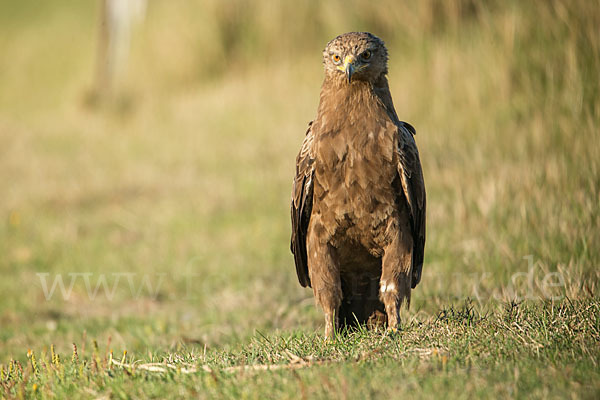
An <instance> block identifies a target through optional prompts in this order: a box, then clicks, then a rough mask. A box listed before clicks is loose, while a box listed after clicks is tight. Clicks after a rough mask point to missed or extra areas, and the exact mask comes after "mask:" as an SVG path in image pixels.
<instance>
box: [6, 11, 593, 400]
mask: <svg viewBox="0 0 600 400" xmlns="http://www.w3.org/2000/svg"><path fill="white" fill-rule="evenodd" d="M395 3H396V2H391V1H389V2H388V1H384V2H380V3H378V5H377V6H373V5H372V4H370V3H368V2H360V1H355V2H352V4H350V6H348V4H347V2H341V1H340V2H327V3H321V2H316V1H309V2H305V3H302V5H299V4H296V3H288V2H282V3H280V4H278V5H273V4H272V3H270V2H255V3H254V4H253V5H252V7H250V6H249V3H247V2H245V1H235V2H228V3H222V2H218V1H208V2H203V3H202V4H196V5H185V6H184V5H173V4H172V2H167V1H159V0H157V1H153V2H151V4H150V6H149V8H148V15H147V18H146V21H145V22H144V24H143V25H141V26H139V27H138V28H137V30H136V32H135V35H134V37H133V42H132V52H131V57H130V60H129V69H128V71H127V74H124V75H123V76H122V77H121V81H120V85H119V87H118V90H117V92H116V93H115V94H114V97H113V98H110V99H107V100H106V101H105V102H100V103H99V104H96V105H95V106H94V105H93V104H91V105H90V103H89V91H90V89H91V88H92V86H93V76H94V62H95V60H94V56H95V48H94V46H95V44H96V34H97V32H96V28H97V27H96V24H95V23H96V21H97V18H98V9H97V7H96V5H94V4H93V3H88V2H80V3H77V4H76V5H73V4H71V3H70V2H66V1H54V2H52V3H47V4H46V3H44V4H38V3H37V2H32V1H20V2H18V3H15V2H9V1H1V0H0V33H1V34H0V47H1V48H2V49H3V56H2V57H1V58H0V87H2V90H1V91H0V138H1V142H2V146H1V147H0V182H2V183H3V188H4V190H3V195H2V197H1V198H0V221H1V222H0V254H1V255H2V256H1V257H0V272H2V274H3V276H4V277H5V279H2V280H0V293H1V294H2V295H1V297H0V368H1V369H2V371H4V372H3V375H2V377H1V378H2V379H0V385H1V388H2V389H1V390H2V391H1V392H0V393H2V395H3V396H5V397H8V398H11V397H26V396H33V395H34V391H35V392H36V393H37V394H36V395H37V396H39V397H65V396H71V397H90V396H94V397H103V396H105V397H149V396H154V397H165V396H177V397H186V396H192V395H194V396H198V397H249V398H264V397H284V398H285V397H288V398H289V397H298V396H302V397H328V398H329V397H336V398H339V397H350V398H352V397H383V396H399V395H403V394H406V395H409V396H411V397H417V396H418V397H431V396H432V395H436V394H437V395H439V394H440V393H444V394H445V395H447V396H448V397H475V396H477V397H498V396H507V397H537V398H542V397H544V398H546V397H567V396H568V397H574V398H595V397H598V394H599V393H600V384H599V382H600V379H599V378H600V377H599V376H598V375H599V373H598V370H599V369H598V362H600V352H599V351H598V348H600V347H599V346H598V344H599V343H598V342H599V341H600V340H599V337H600V334H599V329H600V327H599V314H600V312H599V309H598V308H599V306H600V304H599V303H598V284H599V278H600V276H599V272H598V265H599V264H600V252H599V251H598V248H597V244H598V243H600V229H599V228H600V214H599V212H598V210H600V207H599V206H600V197H599V193H600V164H599V162H598V160H599V159H600V146H599V145H598V129H599V126H600V123H599V122H600V83H599V81H598V79H597V76H598V75H599V72H600V40H599V39H598V35H597V26H598V25H599V23H600V12H599V10H598V7H596V6H595V5H594V4H593V3H592V2H587V1H583V0H580V1H570V2H563V1H556V2H552V3H547V2H542V1H534V2H528V3H522V2H516V1H515V2H512V1H511V2H495V1H490V2H477V1H450V2H444V3H438V2H435V1H419V2H405V3H403V4H395ZM292 20H300V21H302V22H303V23H302V24H290V23H289V21H292ZM307 26H310V27H311V29H307ZM349 30H369V31H372V32H374V33H376V34H378V35H380V36H381V37H382V38H384V40H385V41H386V43H387V45H388V47H389V49H390V55H391V57H390V76H389V80H390V86H391V90H392V94H393V96H394V101H395V104H396V109H397V111H398V113H399V115H400V116H401V118H402V119H404V120H406V121H410V122H411V123H412V124H413V125H415V126H416V128H417V131H418V134H417V136H416V140H417V143H418V145H419V148H420V151H421V157H422V163H423V169H424V173H425V179H426V186H427V192H428V205H429V208H428V237H427V247H426V256H425V257H426V258H425V263H426V265H425V268H424V276H423V279H422V283H421V284H420V285H419V286H418V287H417V289H416V290H415V291H414V292H413V300H412V303H413V304H412V309H411V310H410V312H405V313H404V327H403V330H402V332H400V333H399V334H398V335H396V336H391V335H386V334H383V333H381V332H363V331H358V332H351V333H347V334H345V335H342V336H340V337H338V338H337V339H336V340H335V341H334V342H331V343H327V342H324V340H323V338H322V335H321V331H322V317H321V314H320V312H319V311H318V310H316V309H315V307H314V303H313V300H312V294H311V293H310V291H308V290H304V289H302V288H300V286H299V285H298V284H297V281H296V277H295V272H294V268H293V260H292V257H291V254H290V253H289V250H288V249H289V247H288V240H289V229H290V228H289V215H288V212H289V211H288V208H289V192H290V189H291V187H290V186H291V183H290V182H291V177H292V173H293V168H294V164H293V163H294V157H295V155H296V153H297V151H298V149H299V146H300V143H301V140H302V135H303V133H304V131H305V127H306V124H307V122H308V121H309V120H310V119H312V118H313V117H314V113H315V110H316V106H317V101H318V91H319V86H320V82H321V80H322V70H321V59H320V57H321V50H322V48H323V46H324V45H325V43H326V42H327V41H328V40H329V39H330V38H332V37H333V36H335V35H337V34H339V33H341V32H345V31H349ZM58 278H61V279H62V280H63V283H64V285H65V293H64V294H63V292H62V291H61V288H60V287H59V286H57V287H55V290H54V292H53V293H52V295H50V292H49V291H50V290H51V288H52V283H53V282H55V280H56V279H58ZM71 282H73V286H72V290H71V291H69V288H70V284H71ZM103 282H104V286H103ZM44 283H45V284H46V286H44ZM96 288H97V290H96ZM467 299H470V300H467ZM94 341H97V343H98V344H99V345H98V346H94V344H93V343H94ZM73 343H75V344H76V345H77V347H78V357H76V358H75V360H71V358H72V354H73ZM51 346H52V348H53V349H54V353H55V354H58V355H59V359H56V358H54V360H55V362H52V357H51ZM29 350H31V352H30V353H29V356H28V351H29ZM111 350H112V351H113V359H114V360H116V361H118V362H120V361H121V357H122V354H123V351H124V350H127V356H126V358H125V359H124V360H123V361H124V364H126V366H124V367H121V366H119V365H116V364H113V363H111V362H109V361H110V357H111V356H110V351H111ZM34 357H35V360H36V362H35V364H36V366H37V367H34V365H33V362H32V361H33V358H34ZM11 360H14V361H11ZM155 362H158V363H167V364H170V365H173V366H175V369H174V370H170V371H168V372H164V373H163V372H148V371H145V370H143V369H142V368H140V367H139V365H143V364H148V363H155ZM11 365H12V367H11ZM136 365H137V367H136ZM253 365H289V367H286V368H281V369H275V370H272V371H263V370H256V369H252V368H251V367H250V366H253ZM204 366H207V367H208V368H209V369H210V371H208V370H206V369H205V368H203V367H204ZM241 366H248V367H247V368H246V367H243V368H237V369H234V370H233V371H230V370H227V368H230V367H241ZM191 367H194V368H196V369H198V372H195V373H189V374H188V373H185V372H182V369H185V368H191ZM300 367H301V368H300ZM11 368H12V370H11ZM166 368H168V367H166ZM9 370H10V371H11V372H10V377H9V376H8V375H7V374H8V371H9Z"/></svg>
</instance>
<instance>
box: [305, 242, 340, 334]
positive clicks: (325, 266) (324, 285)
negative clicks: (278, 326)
mask: <svg viewBox="0 0 600 400" xmlns="http://www.w3.org/2000/svg"><path fill="white" fill-rule="evenodd" d="M307 247H308V248H307V250H308V268H309V270H310V279H311V283H312V287H313V292H314V294H315V300H316V302H317V304H318V305H319V306H321V308H322V309H323V312H324V313H325V336H326V337H327V338H332V337H333V335H334V333H335V330H336V328H337V326H338V319H339V318H338V315H337V314H338V310H339V307H340V305H341V304H342V283H341V280H340V272H339V266H338V262H337V259H336V255H335V249H334V248H333V247H332V246H331V245H329V244H327V243H321V242H320V241H318V240H309V243H308V246H307Z"/></svg>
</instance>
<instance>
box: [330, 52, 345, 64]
mask: <svg viewBox="0 0 600 400" xmlns="http://www.w3.org/2000/svg"><path fill="white" fill-rule="evenodd" d="M331 59H332V60H333V62H334V63H336V64H337V63H339V62H340V61H341V60H342V59H341V58H340V56H338V55H337V54H334V55H333V56H331Z"/></svg>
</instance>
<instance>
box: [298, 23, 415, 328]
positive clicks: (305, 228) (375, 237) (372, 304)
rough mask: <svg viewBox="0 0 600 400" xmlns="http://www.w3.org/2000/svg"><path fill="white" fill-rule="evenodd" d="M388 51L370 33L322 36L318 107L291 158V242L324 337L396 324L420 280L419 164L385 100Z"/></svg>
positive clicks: (406, 130)
mask: <svg viewBox="0 0 600 400" xmlns="http://www.w3.org/2000/svg"><path fill="white" fill-rule="evenodd" d="M387 60H388V52H387V49H386V47H385V45H384V43H383V41H382V40H381V39H379V38H378V37H376V36H375V35H373V34H371V33H367V32H350V33H345V34H343V35H340V36H338V37H336V38H335V39H333V40H331V41H330V42H329V43H328V44H327V47H325V50H324V51H323V63H324V66H325V79H324V81H323V85H322V87H321V95H320V101H319V107H318V110H317V116H316V118H315V119H314V120H313V121H311V122H310V123H309V124H308V130H307V132H306V136H305V138H304V142H303V143H302V148H301V149H300V153H299V154H298V157H297V159H296V176H295V177H294V183H293V188H292V205H291V214H292V238H291V250H292V253H293V254H294V260H295V263H296V272H297V275H298V280H299V281H300V284H301V285H302V286H304V287H306V286H309V287H312V289H313V292H314V296H315V300H316V303H317V304H318V305H319V306H320V307H321V308H322V309H323V311H324V314H325V336H327V337H331V336H332V335H333V334H334V332H335V331H336V329H338V328H340V327H341V326H353V325H356V324H366V325H367V326H370V327H371V326H379V325H382V324H387V327H388V329H390V330H397V329H398V327H399V322H400V317H399V310H400V307H401V306H402V304H403V303H404V302H405V303H406V305H407V307H408V306H410V292H411V288H414V287H415V286H416V285H417V284H418V283H419V281H420V280H421V270H422V267H423V253H424V247H425V185H424V182H423V172H422V170H421V163H420V160H419V153H418V151H417V146H416V144H415V140H414V138H413V136H414V135H415V129H414V128H413V127H412V126H411V125H410V124H408V123H406V122H402V121H400V120H399V119H398V116H397V115H396V111H395V109H394V105H393V103H392V96H391V94H390V90H389V87H388V81H387V76H386V75H387V72H388V68H387Z"/></svg>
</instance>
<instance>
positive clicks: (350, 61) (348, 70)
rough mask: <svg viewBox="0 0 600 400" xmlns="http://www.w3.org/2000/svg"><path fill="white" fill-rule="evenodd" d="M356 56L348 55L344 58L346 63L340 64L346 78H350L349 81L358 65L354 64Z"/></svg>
mask: <svg viewBox="0 0 600 400" xmlns="http://www.w3.org/2000/svg"><path fill="white" fill-rule="evenodd" d="M354 61H355V58H354V57H352V56H346V58H345V59H344V65H340V66H339V67H338V68H339V69H340V70H341V71H344V73H345V74H346V78H347V79H348V83H350V82H351V81H352V74H354V71H356V67H355V66H354Z"/></svg>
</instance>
